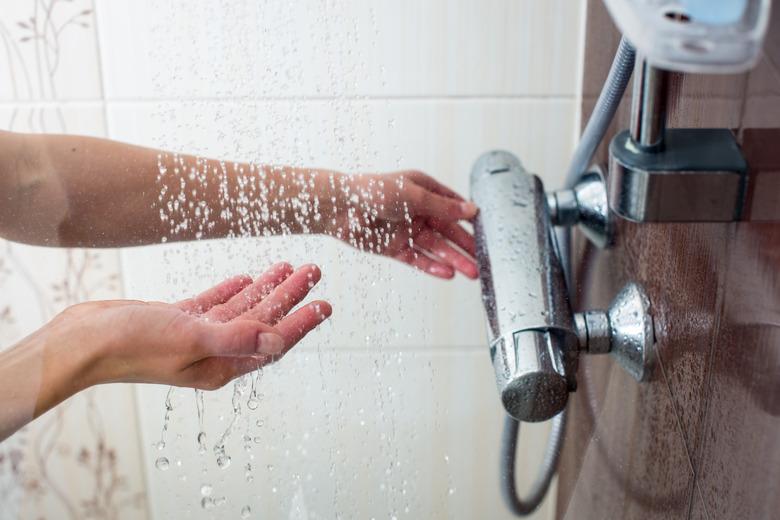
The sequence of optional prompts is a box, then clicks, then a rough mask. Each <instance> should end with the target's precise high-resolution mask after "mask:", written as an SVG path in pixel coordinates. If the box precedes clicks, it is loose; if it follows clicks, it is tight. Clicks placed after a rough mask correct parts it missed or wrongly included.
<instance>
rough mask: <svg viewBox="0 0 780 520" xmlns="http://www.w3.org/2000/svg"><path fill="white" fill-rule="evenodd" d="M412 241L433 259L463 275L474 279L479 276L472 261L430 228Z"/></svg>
mask: <svg viewBox="0 0 780 520" xmlns="http://www.w3.org/2000/svg"><path fill="white" fill-rule="evenodd" d="M414 241H415V244H416V245H417V246H418V247H420V248H421V249H423V250H424V251H426V252H430V253H431V254H432V255H433V256H434V257H435V258H438V259H441V260H442V261H443V262H444V263H446V264H447V265H450V266H452V267H453V268H455V270H457V271H459V272H460V273H462V274H463V275H465V276H468V277H469V278H471V279H474V278H476V277H477V275H478V274H479V273H478V271H477V264H476V262H474V260H472V259H470V258H468V257H467V256H466V255H464V254H463V253H461V252H459V251H458V250H456V249H455V248H454V247H452V246H451V245H449V244H448V243H447V241H446V240H445V239H444V237H443V236H441V235H440V234H439V233H437V232H436V231H434V230H432V229H431V228H425V229H424V230H422V231H421V232H420V234H419V235H417V237H416V238H415V240H414Z"/></svg>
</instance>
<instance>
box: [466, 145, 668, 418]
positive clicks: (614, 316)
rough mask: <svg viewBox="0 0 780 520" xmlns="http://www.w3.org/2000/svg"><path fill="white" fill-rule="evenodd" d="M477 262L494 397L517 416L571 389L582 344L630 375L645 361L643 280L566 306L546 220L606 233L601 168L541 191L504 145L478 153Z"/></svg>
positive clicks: (550, 413) (648, 357)
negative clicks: (589, 303)
mask: <svg viewBox="0 0 780 520" xmlns="http://www.w3.org/2000/svg"><path fill="white" fill-rule="evenodd" d="M471 196H472V199H473V200H474V202H476V204H477V205H478V206H479V207H480V213H479V215H478V217H477V220H476V225H475V234H476V239H477V262H478V264H479V269H480V279H481V282H482V297H483V303H484V307H485V310H486V312H487V321H488V329H489V330H488V334H489V341H490V355H491V358H492V360H493V367H494V369H495V372H496V381H497V383H498V388H499V392H500V394H501V400H502V402H503V404H504V407H505V408H506V410H507V412H509V414H510V415H511V416H512V417H514V418H515V419H518V420H522V421H531V422H535V421H544V420H546V419H549V418H551V417H554V416H555V415H557V414H558V413H559V412H560V411H561V410H563V409H564V408H565V406H566V402H567V400H568V394H569V392H571V391H573V390H575V389H576V386H577V383H576V370H577V360H578V357H579V355H580V354H582V353H610V354H612V355H613V356H614V357H616V358H617V360H618V361H619V362H620V363H621V364H622V365H623V366H624V367H625V368H626V369H627V370H628V371H629V372H630V373H631V374H632V375H633V376H634V377H636V378H637V379H638V380H640V381H641V380H643V379H644V378H645V377H646V376H647V374H648V371H649V369H650V366H651V363H652V346H653V341H654V340H653V337H654V336H653V321H652V317H651V315H650V302H649V300H648V298H647V296H646V295H645V293H644V291H643V290H642V288H641V287H640V286H638V285H636V284H628V285H626V286H625V287H624V288H623V289H622V290H621V291H620V293H619V294H618V295H617V297H616V298H615V300H614V302H613V304H612V306H611V307H610V308H609V309H608V310H606V311H588V312H584V313H577V314H574V313H573V312H572V310H571V306H570V304H569V295H568V291H567V289H566V279H565V277H564V272H563V268H562V265H561V260H560V255H559V253H558V247H557V241H556V236H555V233H554V231H553V229H554V228H553V226H554V225H556V224H559V225H573V224H575V223H577V224H579V225H580V226H581V227H582V228H583V230H584V231H585V232H586V234H587V235H588V236H590V237H592V238H593V239H594V241H595V242H596V243H598V244H600V245H606V244H607V243H608V242H609V233H610V225H609V218H608V216H609V210H608V207H607V194H606V189H605V187H604V182H603V180H602V179H601V176H600V175H599V174H598V173H596V172H594V173H591V174H589V175H586V176H584V177H583V179H582V181H581V182H580V183H579V184H578V185H577V186H576V187H575V188H574V189H572V190H561V191H558V192H554V193H551V194H545V192H544V189H543V186H542V182H541V181H540V180H539V178H538V177H536V176H535V175H532V174H530V173H528V172H526V171H525V170H524V168H523V166H522V164H521V163H520V161H519V160H518V159H517V158H516V157H515V156H514V155H512V154H511V153H509V152H504V151H493V152H488V153H486V154H484V155H482V156H481V157H480V158H479V159H478V160H477V162H476V164H475V165H474V168H473V170H472V172H471Z"/></svg>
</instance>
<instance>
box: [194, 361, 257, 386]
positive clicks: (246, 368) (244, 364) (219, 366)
mask: <svg viewBox="0 0 780 520" xmlns="http://www.w3.org/2000/svg"><path fill="white" fill-rule="evenodd" d="M270 359H271V358H270V357H269V356H263V355H258V356H251V357H210V358H206V359H202V360H200V361H198V362H197V363H196V364H194V365H192V366H191V367H189V368H187V370H186V372H185V380H186V381H187V382H186V383H185V384H186V386H190V387H193V388H199V389H202V390H217V389H218V388H222V387H223V386H225V385H226V384H228V383H229V382H230V381H232V380H233V379H235V378H237V377H241V376H243V375H244V374H248V373H249V372H254V371H255V370H257V369H259V368H262V367H263V366H265V365H266V364H268V363H269V362H270Z"/></svg>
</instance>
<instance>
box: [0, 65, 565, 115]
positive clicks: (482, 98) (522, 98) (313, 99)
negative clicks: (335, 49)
mask: <svg viewBox="0 0 780 520" xmlns="http://www.w3.org/2000/svg"><path fill="white" fill-rule="evenodd" d="M101 83H103V78H102V72H101ZM101 88H105V87H104V86H103V85H101ZM576 99H577V98H576V96H575V95H566V96H526V95H474V96H470V95H469V96H466V95H464V96H458V95H453V96H448V95H444V96H437V95H432V96H265V97H234V98H230V97H203V96H195V97H181V98H173V97H171V98H167V97H147V98H144V97H139V98H122V97H116V98H112V97H106V96H105V95H104V96H103V97H102V98H99V99H90V98H86V99H71V100H59V101H57V103H56V104H57V105H59V106H68V105H91V104H95V105H96V104H106V105H108V104H117V105H124V104H153V103H198V102H200V103H233V104H240V103H273V102H287V103H289V102H296V103H321V102H349V103H360V102H363V103H386V102H388V101H390V102H406V103H414V102H422V101H430V102H483V103H484V102H524V103H549V102H561V101H576ZM48 105H55V103H54V102H52V101H48V100H0V107H19V106H48Z"/></svg>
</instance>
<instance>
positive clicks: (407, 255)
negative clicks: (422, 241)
mask: <svg viewBox="0 0 780 520" xmlns="http://www.w3.org/2000/svg"><path fill="white" fill-rule="evenodd" d="M395 258H396V259H397V260H400V261H401V262H404V263H407V264H409V265H411V266H413V267H416V268H417V269H419V270H420V271H424V272H426V273H428V274H430V275H432V276H436V277H437V278H445V279H450V278H452V277H453V276H455V271H453V269H452V267H450V266H449V265H447V264H445V263H442V262H439V261H437V260H434V259H432V258H429V257H428V256H426V255H425V253H423V252H422V251H418V250H413V249H411V248H408V247H407V248H404V249H403V250H401V252H400V253H398V254H397V255H395Z"/></svg>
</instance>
